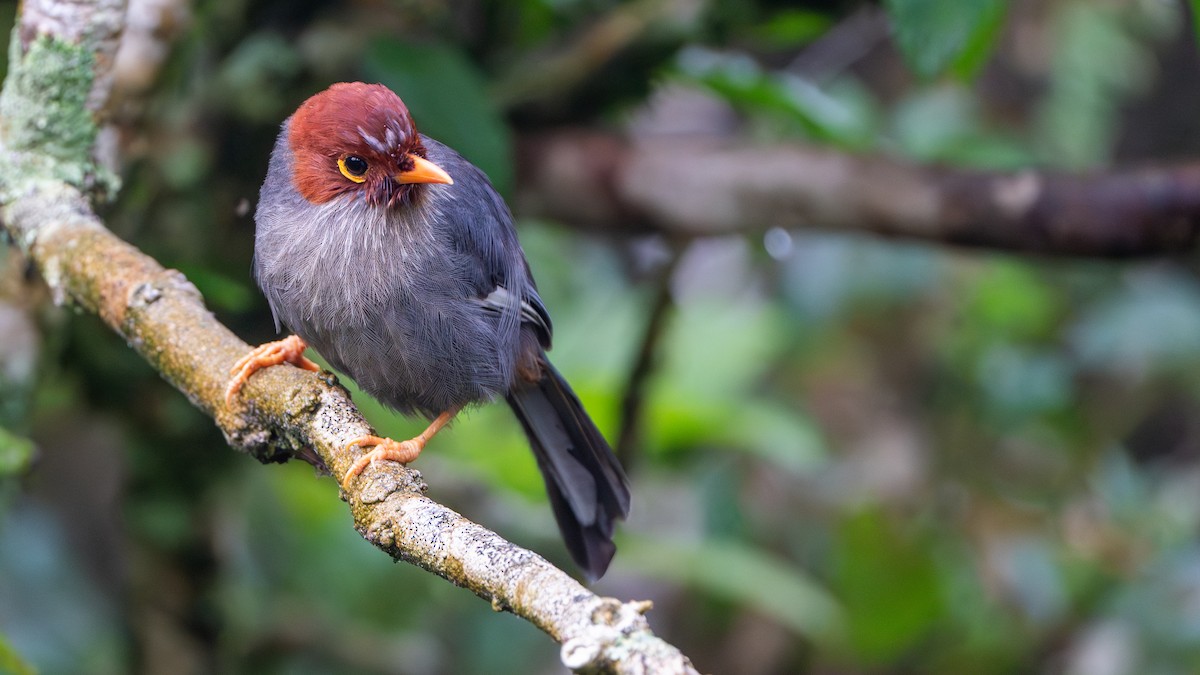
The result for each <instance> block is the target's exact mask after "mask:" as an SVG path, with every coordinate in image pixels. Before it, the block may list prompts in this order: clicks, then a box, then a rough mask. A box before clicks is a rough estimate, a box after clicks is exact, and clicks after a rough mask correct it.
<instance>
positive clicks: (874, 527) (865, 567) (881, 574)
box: [832, 509, 942, 663]
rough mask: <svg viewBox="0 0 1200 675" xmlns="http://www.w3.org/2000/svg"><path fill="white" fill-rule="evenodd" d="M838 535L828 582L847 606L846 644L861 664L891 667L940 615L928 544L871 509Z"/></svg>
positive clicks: (934, 571) (855, 517) (852, 519)
mask: <svg viewBox="0 0 1200 675" xmlns="http://www.w3.org/2000/svg"><path fill="white" fill-rule="evenodd" d="M840 530H841V531H840V532H839V541H838V543H837V545H836V547H835V550H834V555H833V559H834V565H835V567H834V572H833V579H832V581H833V583H834V584H836V587H835V589H834V592H835V594H836V595H837V596H838V597H839V598H840V599H841V600H842V601H843V602H844V603H845V607H846V613H847V616H848V622H849V634H850V641H851V643H852V644H853V645H854V647H855V650H856V652H857V653H858V654H859V655H860V656H862V657H863V658H865V659H868V660H870V661H873V662H877V663H888V662H894V661H895V660H896V659H897V658H899V657H900V656H901V655H902V654H903V653H904V652H905V651H906V650H909V649H911V648H913V647H914V646H915V645H916V644H917V643H918V642H919V640H920V639H921V638H922V636H924V635H925V634H926V633H927V632H928V631H929V630H930V629H931V628H932V627H933V623H934V622H935V621H937V619H938V617H939V616H940V614H941V611H942V610H941V597H940V585H939V583H938V572H937V569H936V568H935V567H934V565H933V561H932V560H931V558H930V554H929V551H928V550H927V549H926V548H924V546H923V545H924V544H926V542H924V541H922V539H921V537H919V536H913V535H912V534H911V533H909V532H904V531H903V528H902V527H901V526H898V525H896V524H894V523H892V522H889V521H888V519H887V518H886V516H885V514H883V513H882V512H881V511H878V510H874V509H871V510H865V511H863V512H861V513H859V514H856V515H853V516H851V517H850V518H849V519H848V520H847V521H846V522H844V523H843V524H842V525H841V528H840Z"/></svg>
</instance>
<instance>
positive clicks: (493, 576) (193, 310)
mask: <svg viewBox="0 0 1200 675" xmlns="http://www.w3.org/2000/svg"><path fill="white" fill-rule="evenodd" d="M123 16H124V14H123V3H121V2H120V1H119V0H99V1H97V2H93V3H78V2H66V1H64V2H55V1H52V0H26V2H25V3H24V5H23V7H22V13H21V16H19V17H18V25H17V27H16V28H15V29H14V35H13V44H14V50H13V57H12V59H11V61H10V64H9V74H8V78H7V80H6V81H5V85H4V90H3V93H0V115H2V119H0V131H2V133H3V136H2V137H0V218H3V224H4V228H5V230H6V231H7V232H8V234H9V235H11V237H12V238H13V240H14V241H15V242H17V244H18V246H19V247H20V248H21V250H22V251H24V252H25V253H26V255H28V256H29V257H30V259H31V260H33V261H34V262H35V264H36V265H37V266H38V268H39V269H40V270H41V272H42V275H43V277H44V278H45V280H46V283H47V284H48V285H49V286H50V288H51V290H52V292H53V294H54V297H55V299H56V300H57V301H58V302H60V303H67V302H71V303H75V304H76V305H78V306H79V307H81V308H83V309H85V310H87V311H89V312H92V313H94V314H96V315H98V316H99V317H100V318H101V319H102V320H103V321H104V322H105V323H106V324H107V325H108V326H109V327H111V328H112V329H113V330H114V331H116V332H117V333H118V334H120V335H121V336H122V337H124V338H125V340H126V342H127V343H128V344H129V346H130V347H131V348H133V349H134V350H135V351H137V352H138V353H139V354H141V355H142V356H143V357H144V358H145V359H146V360H147V361H148V362H149V363H150V364H151V365H152V366H153V367H154V368H155V369H156V370H158V372H159V373H161V374H162V376H163V377H164V378H165V379H166V380H167V381H168V382H170V383H171V384H172V385H174V386H175V387H176V388H178V389H179V390H180V391H181V392H183V394H184V395H186V396H187V397H188V399H189V400H190V401H191V402H192V403H193V404H194V405H195V406H196V407H198V408H200V409H201V410H203V411H205V412H206V413H207V414H209V415H211V416H212V417H213V419H214V420H215V421H216V423H217V425H218V426H219V427H220V429H221V430H222V431H223V432H224V434H225V436H226V438H227V439H228V441H229V443H230V445H232V446H233V447H235V448H238V449H240V450H243V451H245V452H247V453H250V454H252V455H253V456H255V457H256V458H258V459H259V460H260V461H263V462H272V461H284V460H286V459H288V458H290V457H294V456H305V453H310V454H308V456H307V457H306V459H308V460H309V461H311V462H313V463H314V464H317V465H319V466H323V467H327V468H328V469H329V470H331V471H332V472H333V473H334V475H338V476H341V475H344V473H345V472H346V470H347V469H348V468H349V466H350V465H351V464H352V463H353V462H354V461H355V460H356V459H357V458H358V456H359V455H360V454H361V451H360V450H359V449H357V447H356V448H354V449H353V450H348V449H346V444H347V443H348V442H349V441H350V440H351V439H353V438H356V437H359V436H362V435H365V434H369V433H371V432H372V429H371V428H370V426H369V425H368V424H367V422H366V421H365V420H364V419H363V417H362V415H360V414H359V412H358V411H357V410H356V409H355V407H354V405H353V404H352V403H351V401H350V398H349V396H348V395H347V394H346V391H345V390H344V389H343V388H342V387H341V386H339V385H338V384H337V383H336V381H335V380H334V379H333V378H332V377H329V376H319V375H314V374H312V373H308V372H305V371H300V370H298V369H295V368H290V367H277V368H269V369H267V370H265V371H262V372H260V373H259V374H257V375H255V376H254V377H253V378H252V379H251V380H250V382H249V383H248V384H247V386H246V387H245V388H244V389H243V391H242V394H241V396H240V397H239V402H238V403H237V405H235V406H234V407H233V408H229V407H226V405H225V403H224V389H225V386H226V384H227V382H228V378H229V374H228V370H229V368H230V366H231V365H232V364H233V363H234V362H235V361H236V360H237V359H238V358H239V357H241V356H242V355H244V354H245V353H246V352H247V351H248V350H249V349H250V346H249V345H247V344H246V343H244V342H242V341H241V340H240V339H238V338H237V337H236V336H235V335H234V334H233V333H232V332H230V331H229V330H228V329H227V328H225V327H224V326H223V325H221V324H220V322H218V321H217V320H216V319H215V318H214V317H213V315H212V314H211V313H210V312H209V311H208V310H207V309H206V308H205V307H204V303H203V300H202V298H201V296H200V293H199V292H198V291H197V290H196V289H195V287H194V286H192V284H191V283H189V282H188V281H187V279H186V278H184V276H183V275H182V274H180V273H179V272H177V271H174V270H168V269H165V268H163V267H162V266H161V265H159V264H158V263H157V262H155V261H154V260H153V259H151V258H150V257H148V256H146V255H145V254H143V253H141V252H140V251H138V250H137V249H136V248H135V247H133V246H131V245H130V244H128V243H126V242H124V241H121V240H120V239H118V238H117V237H115V236H114V235H113V234H112V233H111V232H109V231H108V230H107V229H106V228H105V227H104V225H103V224H102V223H101V222H100V220H99V219H98V218H97V217H96V215H95V213H94V212H93V210H92V206H91V201H92V200H93V199H96V198H98V197H102V196H103V195H105V194H111V192H112V191H113V190H115V185H116V182H115V180H114V179H112V178H111V176H110V175H109V174H108V172H107V170H106V169H104V168H103V167H102V166H101V163H99V162H97V161H96V158H95V144H96V138H97V135H98V130H99V129H100V124H101V122H102V120H103V112H102V111H103V103H104V101H105V100H106V96H107V92H108V84H107V83H108V70H109V64H111V62H112V54H113V51H114V50H115V46H116V45H115V43H116V40H115V36H117V35H119V34H120V30H121V22H122V21H123ZM329 485H330V487H331V488H336V483H335V482H333V481H330V482H329ZM424 490H425V485H424V483H423V482H422V479H421V475H420V473H418V472H417V471H414V470H411V469H408V468H405V467H402V466H399V465H397V464H394V463H391V462H384V463H381V464H379V465H376V466H374V467H372V468H369V469H368V470H367V471H366V472H365V473H364V474H363V477H362V478H361V479H359V480H356V481H355V482H354V484H353V488H352V489H351V490H350V491H349V492H344V493H343V498H344V499H345V500H346V501H347V502H349V504H350V509H351V513H352V515H353V518H354V527H355V528H356V529H357V530H358V531H359V532H360V533H362V535H363V536H364V537H365V538H366V539H367V540H369V541H371V542H372V543H374V544H375V545H376V546H377V547H379V548H380V549H381V550H383V551H384V552H386V553H387V554H388V555H390V556H392V557H393V558H396V559H397V560H404V561H407V562H410V563H413V564H415V565H418V566H420V567H422V568H424V569H426V570H428V571H430V572H433V573H434V574H437V575H438V576H441V577H443V578H444V579H446V580H448V581H450V582H451V583H454V584H456V585H458V586H463V587H465V588H468V589H470V590H471V591H473V592H474V593H475V594H476V595H478V596H480V597H481V598H484V599H485V600H488V601H489V602H490V603H491V604H492V606H493V607H495V608H496V609H498V610H506V611H510V612H512V613H514V614H516V615H518V616H521V617H523V618H525V619H527V620H528V621H530V622H532V623H533V624H534V625H536V626H538V627H539V628H541V629H542V630H544V631H545V632H546V633H548V634H549V635H550V636H551V637H553V638H554V639H555V640H557V641H559V642H560V643H562V645H563V646H562V658H563V662H564V663H565V664H566V665H568V666H569V667H571V668H574V669H577V670H583V671H587V672H614V673H634V672H639V673H644V672H655V673H660V672H661V673H694V672H695V670H694V669H693V668H692V666H691V663H690V662H689V661H688V659H687V657H685V656H684V655H683V654H681V653H680V652H679V650H678V649H676V648H674V647H672V646H671V645H669V644H667V643H665V642H663V641H662V640H661V639H659V638H657V637H655V636H654V635H653V633H652V632H651V631H650V629H649V627H648V624H647V622H646V618H645V616H644V615H643V614H644V612H645V611H646V609H648V604H646V603H637V602H630V603H622V602H620V601H617V600H614V599H611V598H601V597H599V596H597V595H595V594H593V593H591V592H590V591H588V590H587V589H586V588H584V587H583V586H582V585H580V584H579V583H578V582H576V581H575V580H574V579H572V578H571V577H570V576H568V575H567V574H566V573H564V572H563V571H561V570H559V569H557V568H556V567H554V566H553V565H551V564H550V563H548V562H547V561H546V560H544V559H543V558H541V557H540V556H538V555H537V554H535V553H532V552H530V551H528V550H525V549H522V548H520V547H518V546H515V545H513V544H511V543H509V542H507V541H505V540H504V539H503V538H502V537H500V536H499V535H497V534H495V533H493V532H491V531H489V530H487V529H485V528H483V527H481V526H479V525H477V524H475V523H473V522H471V521H469V520H467V519H465V518H463V517H462V516H461V515H459V514H458V513H455V512H454V511H451V510H450V509H447V508H446V507H444V506H442V505H440V504H437V503H435V502H433V501H432V500H430V499H428V498H426V497H425V496H424V494H423V492H424Z"/></svg>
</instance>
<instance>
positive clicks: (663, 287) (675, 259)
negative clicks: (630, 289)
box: [614, 242, 684, 471]
mask: <svg viewBox="0 0 1200 675" xmlns="http://www.w3.org/2000/svg"><path fill="white" fill-rule="evenodd" d="M669 246H670V247H671V257H670V259H669V260H668V261H667V262H666V264H665V265H663V268H662V269H661V270H659V272H658V279H657V280H656V284H655V289H654V298H653V300H652V301H651V305H650V311H649V312H648V314H649V316H650V319H649V320H648V321H647V322H646V328H645V330H644V331H643V332H642V339H641V340H640V341H639V345H640V346H639V347H638V351H637V356H636V357H635V358H634V362H633V366H632V367H631V368H630V369H629V379H628V380H626V383H625V394H624V395H623V396H622V397H621V428H620V430H619V431H618V432H617V442H616V446H615V447H614V450H616V453H617V458H618V459H620V460H621V466H623V467H625V470H626V471H631V470H632V469H633V465H634V464H635V463H636V460H637V459H638V458H637V456H636V454H635V449H636V448H637V447H638V446H640V445H641V437H642V417H643V413H644V412H645V408H646V385H647V383H648V382H649V380H650V376H651V375H653V374H654V370H655V368H656V367H657V366H658V363H659V345H660V343H661V342H662V336H663V332H664V331H665V330H666V327H667V319H669V318H670V316H671V314H672V313H673V310H674V309H675V299H674V298H673V297H672V295H671V279H672V277H674V276H675V270H676V269H677V268H678V267H679V261H680V260H681V259H682V258H683V251H684V246H683V245H682V244H679V243H677V242H671V243H670V244H669Z"/></svg>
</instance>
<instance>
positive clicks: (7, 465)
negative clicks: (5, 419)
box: [0, 427, 33, 478]
mask: <svg viewBox="0 0 1200 675" xmlns="http://www.w3.org/2000/svg"><path fill="white" fill-rule="evenodd" d="M31 461H33V441H30V440H29V439H26V438H22V437H20V436H17V435H16V434H13V433H12V432H10V431H8V430H7V429H5V428H4V427H0V478H3V477H5V476H14V475H17V474H19V473H23V472H24V471H25V470H26V469H28V468H29V463H30V462H31Z"/></svg>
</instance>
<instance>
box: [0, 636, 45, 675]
mask: <svg viewBox="0 0 1200 675" xmlns="http://www.w3.org/2000/svg"><path fill="white" fill-rule="evenodd" d="M0 673H5V674H6V675H8V674H11V675H35V674H36V673H37V669H36V668H34V667H33V666H32V665H30V664H29V662H27V661H25V660H24V659H22V658H21V655H20V654H18V653H17V650H15V649H13V647H12V645H10V644H8V640H6V639H5V638H4V635H3V634H0Z"/></svg>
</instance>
